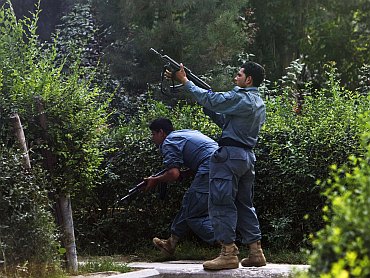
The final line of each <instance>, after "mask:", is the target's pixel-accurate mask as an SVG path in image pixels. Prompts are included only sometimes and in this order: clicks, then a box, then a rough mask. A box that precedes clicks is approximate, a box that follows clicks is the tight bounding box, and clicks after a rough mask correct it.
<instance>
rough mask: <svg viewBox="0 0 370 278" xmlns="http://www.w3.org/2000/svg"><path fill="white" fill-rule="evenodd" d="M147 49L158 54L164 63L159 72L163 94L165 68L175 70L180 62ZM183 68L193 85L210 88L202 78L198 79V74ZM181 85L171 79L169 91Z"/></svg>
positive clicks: (173, 90) (175, 89)
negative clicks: (160, 72)
mask: <svg viewBox="0 0 370 278" xmlns="http://www.w3.org/2000/svg"><path fill="white" fill-rule="evenodd" d="M149 51H152V52H154V53H155V54H156V55H158V56H159V57H160V58H161V59H162V60H163V62H164V63H165V65H164V67H163V71H162V74H161V78H162V82H161V92H162V93H163V94H165V92H164V90H163V80H164V73H165V71H166V69H168V70H170V71H172V72H176V71H178V70H179V69H180V64H179V63H178V62H176V61H175V60H174V59H172V58H171V57H169V56H167V55H162V54H160V53H159V52H158V51H157V50H155V49H153V48H151V49H150V50H149ZM184 70H185V72H186V76H187V78H188V79H189V80H191V81H193V82H194V84H195V85H197V86H198V87H201V88H203V89H206V90H210V89H211V86H209V85H208V84H207V83H206V82H204V81H203V80H202V79H200V78H199V77H198V76H196V75H195V74H193V73H192V72H191V70H190V69H188V68H186V67H184ZM182 86H183V85H182V84H179V85H175V84H174V81H173V80H172V86H170V88H171V91H172V92H176V91H177V90H178V89H179V88H181V87H182Z"/></svg>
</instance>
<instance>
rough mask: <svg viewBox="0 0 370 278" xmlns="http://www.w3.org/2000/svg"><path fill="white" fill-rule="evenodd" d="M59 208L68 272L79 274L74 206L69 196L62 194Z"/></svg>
mask: <svg viewBox="0 0 370 278" xmlns="http://www.w3.org/2000/svg"><path fill="white" fill-rule="evenodd" d="M57 208H59V213H60V217H61V220H62V221H61V228H62V232H63V236H62V237H63V238H62V240H63V244H64V247H65V248H66V257H67V270H68V272H69V273H71V274H77V271H78V263H77V250H76V243H75V234H74V228H73V217H72V205H71V198H70V195H69V194H60V195H59V197H58V199H57Z"/></svg>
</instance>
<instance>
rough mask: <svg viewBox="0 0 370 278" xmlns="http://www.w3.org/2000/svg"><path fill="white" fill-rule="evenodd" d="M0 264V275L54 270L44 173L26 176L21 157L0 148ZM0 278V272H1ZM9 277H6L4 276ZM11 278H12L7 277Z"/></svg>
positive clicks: (54, 251) (55, 253)
mask: <svg viewBox="0 0 370 278" xmlns="http://www.w3.org/2000/svg"><path fill="white" fill-rule="evenodd" d="M0 169H1V176H0V260H3V261H5V263H4V266H3V268H2V270H3V273H4V272H5V274H7V275H12V274H14V275H15V273H17V272H18V275H19V276H15V277H21V276H22V275H26V276H28V275H31V277H43V276H42V275H45V269H46V268H50V267H52V268H55V267H57V264H56V263H57V262H58V260H57V256H58V245H57V242H56V227H55V225H54V219H53V217H52V215H51V211H50V203H49V199H48V195H47V194H48V191H47V185H48V182H47V179H46V176H45V173H43V172H42V171H40V170H39V169H37V168H35V169H33V170H32V171H31V172H25V170H24V168H23V166H22V160H21V156H20V155H17V154H16V153H14V152H13V151H9V150H7V149H5V148H4V147H3V146H2V145H1V146H0ZM0 276H1V272H0ZM7 277H8V276H7ZM9 277H12V276H9Z"/></svg>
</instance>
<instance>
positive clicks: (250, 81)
mask: <svg viewBox="0 0 370 278" xmlns="http://www.w3.org/2000/svg"><path fill="white" fill-rule="evenodd" d="M245 84H246V85H247V86H252V85H253V78H252V76H251V75H248V76H247V78H246V79H245Z"/></svg>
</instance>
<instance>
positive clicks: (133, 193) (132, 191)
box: [116, 169, 167, 204]
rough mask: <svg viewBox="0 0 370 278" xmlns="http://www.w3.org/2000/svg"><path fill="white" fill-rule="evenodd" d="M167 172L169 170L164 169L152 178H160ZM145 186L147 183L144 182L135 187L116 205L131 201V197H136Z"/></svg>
mask: <svg viewBox="0 0 370 278" xmlns="http://www.w3.org/2000/svg"><path fill="white" fill-rule="evenodd" d="M166 171H167V169H163V170H161V171H160V172H158V173H156V174H154V175H152V176H153V177H158V176H160V175H162V174H164V173H165V172H166ZM145 185H146V182H145V181H142V182H140V183H139V184H137V185H135V186H134V187H132V188H131V189H129V191H128V194H127V195H126V196H124V197H122V198H121V199H119V200H118V201H117V202H116V204H118V203H120V202H123V201H126V200H127V199H129V198H130V197H132V196H133V195H135V194H136V193H137V192H138V191H139V190H141V189H142V188H143V187H144V186H145Z"/></svg>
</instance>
